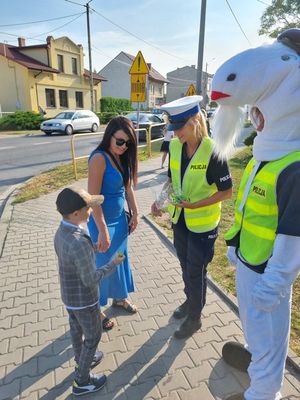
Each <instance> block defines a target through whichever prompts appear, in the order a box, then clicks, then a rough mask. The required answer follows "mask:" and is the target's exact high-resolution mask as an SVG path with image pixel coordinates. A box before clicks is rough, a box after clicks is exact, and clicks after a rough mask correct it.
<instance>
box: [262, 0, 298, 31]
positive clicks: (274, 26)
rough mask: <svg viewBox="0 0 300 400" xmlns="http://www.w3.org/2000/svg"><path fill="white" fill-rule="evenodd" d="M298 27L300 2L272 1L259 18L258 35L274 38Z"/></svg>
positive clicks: (294, 0) (289, 0) (288, 0)
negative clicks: (286, 30)
mask: <svg viewBox="0 0 300 400" xmlns="http://www.w3.org/2000/svg"><path fill="white" fill-rule="evenodd" d="M299 27H300V0H272V4H271V5H270V6H269V7H267V8H266V10H265V12H264V13H263V15H262V17H261V26H260V30H259V31H258V33H259V35H268V36H270V37H272V38H276V37H277V36H278V35H279V34H280V33H281V32H282V31H284V30H285V29H289V28H299Z"/></svg>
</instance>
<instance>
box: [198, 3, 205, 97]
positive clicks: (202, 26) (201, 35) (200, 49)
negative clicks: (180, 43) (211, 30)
mask: <svg viewBox="0 0 300 400" xmlns="http://www.w3.org/2000/svg"><path fill="white" fill-rule="evenodd" d="M205 15H206V0H202V1H201V16H200V32H199V46H198V64H197V83H196V91H197V94H201V93H202V68H203V49H204V35H205Z"/></svg>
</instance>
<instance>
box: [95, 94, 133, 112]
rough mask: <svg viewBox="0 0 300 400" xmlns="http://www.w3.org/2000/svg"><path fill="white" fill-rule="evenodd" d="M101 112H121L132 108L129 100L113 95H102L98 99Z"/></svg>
mask: <svg viewBox="0 0 300 400" xmlns="http://www.w3.org/2000/svg"><path fill="white" fill-rule="evenodd" d="M100 106H101V112H114V113H121V112H122V111H127V110H133V108H132V106H131V101H130V100H128V99H119V98H114V97H109V96H107V97H102V98H101V99H100Z"/></svg>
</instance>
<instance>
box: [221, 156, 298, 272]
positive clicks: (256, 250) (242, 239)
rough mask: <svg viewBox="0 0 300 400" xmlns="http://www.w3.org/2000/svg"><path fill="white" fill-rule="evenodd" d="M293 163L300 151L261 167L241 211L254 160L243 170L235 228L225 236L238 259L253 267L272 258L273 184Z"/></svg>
mask: <svg viewBox="0 0 300 400" xmlns="http://www.w3.org/2000/svg"><path fill="white" fill-rule="evenodd" d="M295 161H300V152H295V153H291V154H289V155H287V156H285V157H283V158H281V159H279V160H276V161H270V162H268V163H267V164H266V165H264V166H263V167H262V168H261V170H259V172H258V173H257V174H256V176H255V177H254V179H253V181H252V183H251V186H250V189H249V192H248V196H247V199H246V202H245V204H244V207H243V209H242V210H241V203H242V200H243V194H244V191H245V188H246V185H247V182H248V180H249V177H250V175H251V172H252V170H253V168H254V167H255V165H256V163H257V161H256V160H254V159H253V158H252V159H251V160H250V161H249V163H248V165H247V167H246V169H245V171H244V174H243V177H242V180H241V184H240V188H239V191H238V196H237V200H236V204H235V221H234V225H233V226H232V228H231V229H230V230H229V231H228V232H227V233H226V234H225V236H224V237H225V240H226V241H227V244H228V245H235V246H237V245H238V246H239V252H240V254H241V256H242V257H243V259H244V260H245V261H246V262H247V263H248V264H251V265H252V266H259V265H261V264H264V263H266V262H267V261H268V259H269V258H270V257H271V255H272V252H273V246H274V241H275V237H276V230H277V226H278V206H277V195H276V183H277V179H278V176H279V174H280V173H281V172H282V171H283V170H284V169H285V168H286V167H287V166H288V165H290V164H292V163H293V162H295Z"/></svg>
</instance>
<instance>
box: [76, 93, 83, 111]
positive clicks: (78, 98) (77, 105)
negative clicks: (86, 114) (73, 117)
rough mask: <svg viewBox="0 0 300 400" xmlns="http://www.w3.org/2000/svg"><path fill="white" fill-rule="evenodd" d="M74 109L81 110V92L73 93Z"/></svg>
mask: <svg viewBox="0 0 300 400" xmlns="http://www.w3.org/2000/svg"><path fill="white" fill-rule="evenodd" d="M75 98H76V108H83V94H82V92H75Z"/></svg>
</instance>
